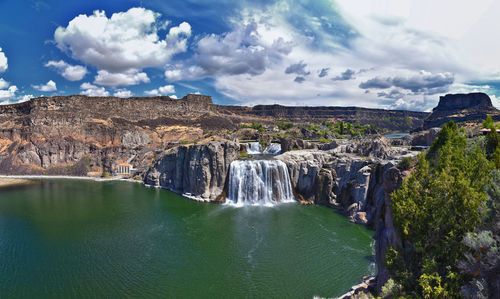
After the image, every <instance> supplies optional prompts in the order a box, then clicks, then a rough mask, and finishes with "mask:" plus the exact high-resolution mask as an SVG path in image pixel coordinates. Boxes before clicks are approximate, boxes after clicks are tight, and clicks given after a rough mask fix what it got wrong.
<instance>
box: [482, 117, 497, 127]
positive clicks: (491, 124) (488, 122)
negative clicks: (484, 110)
mask: <svg viewBox="0 0 500 299" xmlns="http://www.w3.org/2000/svg"><path fill="white" fill-rule="evenodd" d="M483 128H485V129H491V130H494V129H495V123H494V122H493V118H492V117H491V115H489V114H488V115H486V120H485V121H484V122H483Z"/></svg>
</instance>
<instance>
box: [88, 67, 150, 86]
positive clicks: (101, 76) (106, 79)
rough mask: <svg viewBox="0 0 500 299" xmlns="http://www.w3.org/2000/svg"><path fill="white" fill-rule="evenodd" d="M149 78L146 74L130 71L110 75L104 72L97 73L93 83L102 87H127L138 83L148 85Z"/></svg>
mask: <svg viewBox="0 0 500 299" xmlns="http://www.w3.org/2000/svg"><path fill="white" fill-rule="evenodd" d="M149 82H150V80H149V77H148V75H147V74H146V73H144V72H140V71H138V70H135V69H131V70H128V71H125V72H122V73H110V72H108V71H105V70H100V71H98V72H97V76H96V77H95V80H94V83H95V84H99V85H103V86H112V87H115V86H128V85H137V84H139V83H149Z"/></svg>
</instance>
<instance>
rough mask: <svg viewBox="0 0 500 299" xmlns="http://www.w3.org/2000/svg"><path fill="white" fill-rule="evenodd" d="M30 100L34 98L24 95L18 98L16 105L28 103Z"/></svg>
mask: <svg viewBox="0 0 500 299" xmlns="http://www.w3.org/2000/svg"><path fill="white" fill-rule="evenodd" d="M32 98H34V96H33V95H32V94H25V95H22V96H19V97H18V103H21V102H26V101H29V100H31V99H32Z"/></svg>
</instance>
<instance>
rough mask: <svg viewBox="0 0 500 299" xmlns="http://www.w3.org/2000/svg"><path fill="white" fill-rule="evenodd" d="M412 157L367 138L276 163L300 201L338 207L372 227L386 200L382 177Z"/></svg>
mask: <svg viewBox="0 0 500 299" xmlns="http://www.w3.org/2000/svg"><path fill="white" fill-rule="evenodd" d="M415 154H416V153H415V152H409V151H407V150H405V149H396V148H391V147H390V145H389V144H388V140H387V139H385V138H374V139H371V138H370V139H366V140H362V141H354V142H352V141H350V142H344V144H340V145H338V146H337V147H336V148H335V149H333V150H327V151H322V150H294V151H289V152H286V153H284V154H282V155H279V156H277V157H276V159H279V160H281V161H283V162H285V164H286V165H287V167H288V171H289V173H290V180H291V183H292V187H293V188H294V190H295V192H296V195H297V197H298V199H299V200H300V201H303V202H310V203H315V204H321V205H328V206H335V207H339V208H342V209H343V210H344V211H345V213H346V214H347V215H348V216H349V217H350V218H351V220H352V221H354V222H357V223H364V224H375V223H374V221H375V220H376V219H378V214H380V213H381V212H380V209H381V208H382V206H383V205H384V200H385V197H386V192H385V191H384V188H383V184H384V182H385V176H386V173H387V172H388V171H390V169H392V168H394V167H395V166H396V165H397V163H398V161H399V160H400V159H402V158H403V157H405V156H412V155H415ZM391 192H392V191H391Z"/></svg>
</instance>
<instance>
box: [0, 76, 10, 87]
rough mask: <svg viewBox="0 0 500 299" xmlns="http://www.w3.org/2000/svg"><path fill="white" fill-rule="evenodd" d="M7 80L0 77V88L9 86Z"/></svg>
mask: <svg viewBox="0 0 500 299" xmlns="http://www.w3.org/2000/svg"><path fill="white" fill-rule="evenodd" d="M9 85H10V84H9V82H7V81H5V80H4V79H2V78H0V89H5V88H7V87H9Z"/></svg>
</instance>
